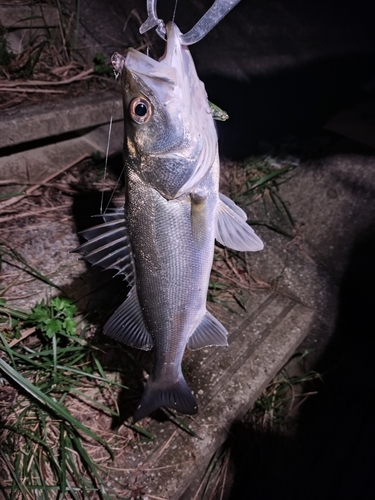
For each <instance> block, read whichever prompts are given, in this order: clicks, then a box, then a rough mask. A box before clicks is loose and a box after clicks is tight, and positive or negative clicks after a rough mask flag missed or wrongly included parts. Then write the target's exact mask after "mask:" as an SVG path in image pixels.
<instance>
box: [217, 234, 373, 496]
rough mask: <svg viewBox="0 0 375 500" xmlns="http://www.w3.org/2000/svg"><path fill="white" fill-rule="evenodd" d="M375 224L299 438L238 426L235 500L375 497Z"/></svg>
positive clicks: (349, 283)
mask: <svg viewBox="0 0 375 500" xmlns="http://www.w3.org/2000/svg"><path fill="white" fill-rule="evenodd" d="M374 256H375V226H372V227H369V228H368V230H367V231H366V232H365V233H364V234H362V236H361V237H360V238H358V239H357V241H356V243H355V245H354V247H353V250H352V252H351V258H350V262H349V265H348V267H347V269H346V272H345V275H344V277H343V280H342V284H341V290H340V305H339V314H338V321H337V325H336V329H335V333H334V336H333V338H332V341H331V343H330V344H329V346H328V349H327V350H326V351H325V353H324V355H323V357H322V359H321V360H320V361H319V362H318V364H317V366H315V367H314V368H315V369H316V370H317V371H318V372H319V373H321V374H323V380H324V385H323V386H322V384H321V383H320V384H319V387H317V389H318V395H316V396H313V397H311V398H310V399H309V400H308V401H307V402H306V403H305V404H304V405H303V406H302V409H301V412H300V414H299V418H298V424H297V431H296V433H295V435H294V436H293V437H284V436H278V435H270V434H259V433H256V432H254V431H253V430H252V429H249V428H247V427H246V426H244V424H241V423H237V424H235V425H234V426H233V428H232V435H233V438H232V439H233V443H234V444H233V449H232V453H231V456H232V457H233V467H234V469H235V473H234V480H233V486H232V489H231V493H230V495H229V496H228V497H227V498H228V499H230V500H234V499H236V500H250V499H251V500H257V499H262V500H265V499H267V500H268V499H275V498H280V499H284V498H285V499H288V500H294V499H295V500H299V499H301V498H303V499H304V500H310V499H311V500H313V499H314V500H316V499H317V498H319V499H320V500H326V499H327V500H328V499H331V498H340V500H357V499H358V500H370V499H372V498H374V491H375V475H374V463H375V426H374V421H375V363H374V360H373V357H374V352H375V335H374V324H375V306H374V305H375V289H374V282H375V259H374Z"/></svg>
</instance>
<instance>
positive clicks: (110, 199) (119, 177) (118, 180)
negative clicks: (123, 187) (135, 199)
mask: <svg viewBox="0 0 375 500" xmlns="http://www.w3.org/2000/svg"><path fill="white" fill-rule="evenodd" d="M124 170H125V165H124V166H123V167H122V170H121V172H120V175H119V176H118V179H117V181H116V184H115V187H114V188H113V189H112V193H111V196H110V197H109V200H108V203H107V206H106V207H105V210H104V213H106V212H107V210H108V207H109V205H110V203H111V201H112V198H113V196H114V194H115V191H116V189H117V186H118V183H119V182H120V179H121V176H122V174H123V173H124ZM100 213H101V212H100Z"/></svg>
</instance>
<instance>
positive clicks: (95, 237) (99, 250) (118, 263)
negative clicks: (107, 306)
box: [73, 208, 134, 284]
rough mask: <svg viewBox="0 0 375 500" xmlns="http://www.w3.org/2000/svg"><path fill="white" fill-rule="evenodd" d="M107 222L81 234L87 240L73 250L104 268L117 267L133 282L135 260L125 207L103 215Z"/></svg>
mask: <svg viewBox="0 0 375 500" xmlns="http://www.w3.org/2000/svg"><path fill="white" fill-rule="evenodd" d="M102 217H103V219H104V220H105V222H104V223H103V224H99V225H97V226H94V227H90V228H89V229H86V230H84V231H81V232H80V233H79V234H81V235H82V236H83V237H84V238H85V239H86V240H87V241H86V242H85V243H83V244H82V245H80V246H79V247H78V248H76V249H75V250H73V252H78V253H80V254H82V255H83V258H84V259H85V260H87V262H90V264H93V265H97V266H100V267H102V268H104V269H116V270H117V274H116V276H117V275H119V274H122V275H124V276H125V279H126V280H127V281H128V282H129V284H132V282H133V281H134V261H133V254H132V249H131V245H130V240H129V235H128V231H127V229H126V225H125V218H124V209H123V208H119V209H115V210H113V211H112V212H108V213H107V214H105V215H103V216H102Z"/></svg>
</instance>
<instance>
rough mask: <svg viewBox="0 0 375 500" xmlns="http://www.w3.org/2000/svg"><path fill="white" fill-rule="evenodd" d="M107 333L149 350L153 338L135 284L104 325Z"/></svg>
mask: <svg viewBox="0 0 375 500" xmlns="http://www.w3.org/2000/svg"><path fill="white" fill-rule="evenodd" d="M103 332H104V334H105V335H108V336H109V337H111V338H113V339H115V340H118V341H119V342H123V343H124V344H126V345H129V346H131V347H136V348H137V349H142V350H144V351H149V350H150V349H152V347H153V340H152V337H151V335H150V333H149V332H148V331H147V327H146V325H145V322H144V319H143V314H142V309H141V306H140V304H139V300H138V296H137V291H136V288H135V286H133V288H132V289H131V290H130V292H129V295H128V296H127V298H126V300H125V301H124V302H123V303H122V304H121V306H120V307H119V308H117V309H116V311H115V312H114V313H113V314H112V316H111V317H110V318H109V320H108V321H107V323H106V324H105V325H104V327H103Z"/></svg>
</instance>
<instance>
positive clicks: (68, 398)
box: [0, 297, 152, 499]
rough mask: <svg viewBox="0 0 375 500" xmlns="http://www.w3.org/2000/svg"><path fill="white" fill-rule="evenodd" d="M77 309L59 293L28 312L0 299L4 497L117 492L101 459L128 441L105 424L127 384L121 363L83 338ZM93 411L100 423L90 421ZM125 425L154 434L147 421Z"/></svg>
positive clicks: (0, 457)
mask: <svg viewBox="0 0 375 500" xmlns="http://www.w3.org/2000/svg"><path fill="white" fill-rule="evenodd" d="M75 316H76V308H75V305H74V304H73V303H72V302H71V301H70V300H69V299H67V298H64V297H62V298H61V297H55V298H53V299H52V300H51V301H50V303H49V304H45V303H40V304H36V305H35V307H34V308H33V309H32V311H31V312H24V311H20V310H18V309H15V308H11V307H8V306H7V304H6V301H5V299H2V300H1V303H0V328H1V331H0V374H1V378H0V402H3V404H2V405H0V420H1V430H0V444H1V451H0V463H1V467H0V469H1V470H2V471H3V472H2V475H1V479H0V490H1V491H2V492H3V494H4V495H5V498H9V499H18V498H25V499H28V498H42V499H44V498H45V499H49V498H61V499H62V498H73V499H83V498H102V499H109V498H115V497H114V496H112V494H110V493H109V492H108V491H107V488H106V486H105V482H104V480H103V477H105V473H104V472H105V470H104V469H103V465H104V464H105V463H107V462H109V461H111V460H112V459H113V451H112V448H116V447H118V446H119V445H120V446H121V443H122V445H125V444H126V441H127V439H126V436H125V437H124V435H121V434H118V433H116V432H112V434H111V433H108V429H110V427H111V420H112V419H113V418H119V417H120V411H119V408H118V405H117V400H118V394H119V391H120V390H125V391H129V390H130V389H129V388H128V387H126V386H124V385H123V384H122V383H121V373H120V370H116V371H114V370H113V369H111V368H110V367H109V366H106V365H105V364H103V361H102V359H103V355H102V354H103V352H105V349H106V345H100V344H98V343H97V342H96V343H94V342H90V341H88V340H85V337H87V331H86V328H87V327H86V326H85V325H84V323H82V325H83V326H82V325H81V326H78V325H77V323H76V320H75ZM118 348H119V349H122V347H121V346H119V347H118ZM124 353H125V355H126V352H125V349H124ZM4 395H5V396H6V397H5V396H4ZM93 412H94V414H95V415H96V417H97V418H99V419H101V420H102V422H103V426H102V428H100V426H98V425H97V424H96V425H93V422H92V419H91V416H90V415H92V414H93ZM85 421H86V422H85ZM127 426H128V427H132V428H133V430H135V431H136V432H137V433H140V434H141V435H143V436H144V438H145V439H152V435H150V433H148V431H147V430H146V429H143V428H142V427H140V426H136V427H135V426H132V425H131V424H127ZM94 427H97V429H96V430H93V428H94ZM103 429H105V432H104V433H103ZM108 434H111V435H110V436H108ZM108 437H109V438H108ZM116 443H117V444H116ZM92 495H94V497H93V496H92ZM121 498H124V497H121Z"/></svg>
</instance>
